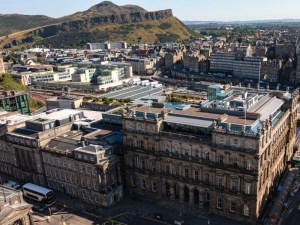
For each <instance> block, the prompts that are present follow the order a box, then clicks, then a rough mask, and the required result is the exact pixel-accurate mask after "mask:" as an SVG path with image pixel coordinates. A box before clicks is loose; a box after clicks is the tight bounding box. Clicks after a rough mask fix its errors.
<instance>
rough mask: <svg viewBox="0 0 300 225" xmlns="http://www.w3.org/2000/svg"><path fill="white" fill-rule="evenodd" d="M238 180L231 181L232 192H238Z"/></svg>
mask: <svg viewBox="0 0 300 225" xmlns="http://www.w3.org/2000/svg"><path fill="white" fill-rule="evenodd" d="M237 183H238V182H237V180H232V181H231V190H232V191H237Z"/></svg>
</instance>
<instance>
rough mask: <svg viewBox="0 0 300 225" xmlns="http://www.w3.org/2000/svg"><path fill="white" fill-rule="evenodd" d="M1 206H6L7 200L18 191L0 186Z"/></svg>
mask: <svg viewBox="0 0 300 225" xmlns="http://www.w3.org/2000/svg"><path fill="white" fill-rule="evenodd" d="M0 190H1V191H0V205H2V204H5V202H6V199H7V198H10V196H12V195H14V194H16V193H17V191H16V190H14V189H11V188H8V187H6V186H3V185H1V184H0Z"/></svg>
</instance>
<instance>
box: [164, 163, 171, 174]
mask: <svg viewBox="0 0 300 225" xmlns="http://www.w3.org/2000/svg"><path fill="white" fill-rule="evenodd" d="M165 172H166V174H170V165H167V164H166V165H165Z"/></svg>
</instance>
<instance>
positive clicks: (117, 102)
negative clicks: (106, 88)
mask: <svg viewBox="0 0 300 225" xmlns="http://www.w3.org/2000/svg"><path fill="white" fill-rule="evenodd" d="M83 101H84V102H93V103H96V104H99V105H108V106H114V107H119V106H123V105H125V104H126V103H129V102H130V101H131V99H130V98H124V99H112V98H108V97H103V98H100V97H93V96H85V97H83Z"/></svg>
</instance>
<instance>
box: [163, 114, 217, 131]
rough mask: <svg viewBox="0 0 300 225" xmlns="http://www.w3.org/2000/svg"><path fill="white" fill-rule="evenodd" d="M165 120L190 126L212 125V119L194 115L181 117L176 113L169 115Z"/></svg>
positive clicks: (205, 126)
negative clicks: (194, 116)
mask: <svg viewBox="0 0 300 225" xmlns="http://www.w3.org/2000/svg"><path fill="white" fill-rule="evenodd" d="M165 122H170V123H177V124H184V125H189V126H196V127H203V128H208V127H210V126H211V125H212V123H213V121H212V120H205V119H200V118H193V117H181V116H176V115H168V116H167V118H166V119H165Z"/></svg>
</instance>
